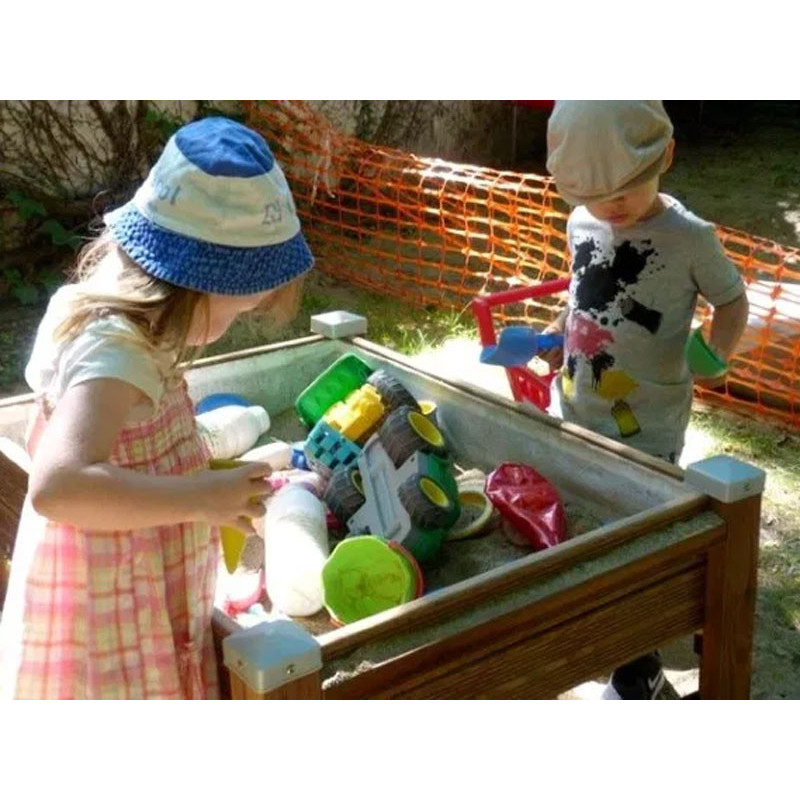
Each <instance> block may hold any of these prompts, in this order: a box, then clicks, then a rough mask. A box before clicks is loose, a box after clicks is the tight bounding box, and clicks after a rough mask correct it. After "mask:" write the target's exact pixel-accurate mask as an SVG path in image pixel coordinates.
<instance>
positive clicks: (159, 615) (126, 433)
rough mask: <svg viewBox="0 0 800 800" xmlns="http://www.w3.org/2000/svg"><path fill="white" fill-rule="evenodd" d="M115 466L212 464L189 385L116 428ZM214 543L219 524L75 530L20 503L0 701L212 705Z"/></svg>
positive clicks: (168, 471)
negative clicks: (178, 700)
mask: <svg viewBox="0 0 800 800" xmlns="http://www.w3.org/2000/svg"><path fill="white" fill-rule="evenodd" d="M41 413H43V412H41V411H40V414H41ZM44 435H45V437H46V431H45V434H44ZM43 446H47V444H46V442H45V443H44V445H43ZM110 462H111V463H113V464H116V465H117V466H120V467H125V468H126V469H133V470H138V471H140V472H148V473H152V474H158V475H186V474H189V473H192V472H196V471H197V470H200V469H204V468H205V467H206V466H207V464H208V457H207V453H206V451H205V448H204V446H203V444H202V442H201V440H200V437H199V436H198V435H197V431H196V427H195V422H194V411H193V407H192V402H191V400H190V398H189V395H188V392H187V389H186V384H185V382H182V383H181V384H180V385H179V386H178V387H176V388H173V389H171V390H168V391H167V392H166V393H165V395H164V397H163V398H162V400H161V403H160V404H159V407H158V409H157V411H156V413H155V414H154V416H153V417H151V418H150V419H149V420H146V421H143V422H135V423H131V424H128V425H126V426H125V427H124V428H123V430H122V431H121V432H120V435H119V437H118V438H117V441H116V442H115V445H114V448H113V453H112V457H111V459H110ZM98 502H102V498H98ZM218 541H219V532H218V529H217V528H210V527H209V526H208V525H205V524H201V523H189V522H187V523H184V524H180V525H170V526H164V527H157V528H146V529H141V530H125V528H124V520H120V529H119V530H117V531H113V532H97V531H87V530H81V529H76V528H73V527H71V526H69V525H63V524H59V523H55V522H51V521H49V520H46V519H44V518H42V517H41V516H39V515H38V514H36V512H35V511H34V510H33V508H32V507H31V506H30V502H29V501H27V500H26V503H25V508H24V510H23V514H22V518H21V521H20V528H19V534H18V536H17V543H16V547H15V551H14V556H13V559H12V567H11V581H10V585H9V591H8V597H7V601H6V607H5V610H4V612H3V620H2V627H3V628H5V631H4V632H3V633H4V635H3V639H2V644H1V645H0V647H1V648H2V650H0V662H3V663H2V671H0V684H2V685H0V695H3V696H12V697H18V698H76V699H77V698H80V699H90V698H98V699H99V698H102V699H122V698H138V699H144V698H187V699H201V698H215V697H216V696H217V672H216V662H215V657H214V649H213V643H212V639H211V625H210V623H211V613H212V610H213V603H214V586H215V582H216V570H217V565H218V554H219V550H218Z"/></svg>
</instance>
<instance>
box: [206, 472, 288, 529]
mask: <svg viewBox="0 0 800 800" xmlns="http://www.w3.org/2000/svg"><path fill="white" fill-rule="evenodd" d="M271 473H272V468H271V467H270V466H269V464H264V463H261V462H258V461H256V462H253V463H250V464H245V465H244V466H241V467H234V468H233V469H221V470H205V471H204V472H201V473H198V474H197V475H196V476H195V477H196V479H197V481H198V485H197V499H198V509H199V511H200V515H199V516H200V519H201V520H202V521H203V522H207V523H208V524H209V525H225V526H226V527H230V528H236V529H237V530H240V531H242V533H246V534H248V535H249V534H254V533H255V532H256V531H255V528H254V527H253V523H252V522H251V519H252V518H253V517H263V516H264V514H265V513H266V509H265V506H264V500H263V498H265V497H268V496H269V495H270V494H272V487H271V486H270V484H269V483H268V482H267V481H266V480H265V479H266V478H267V477H268V476H269V475H270V474H271Z"/></svg>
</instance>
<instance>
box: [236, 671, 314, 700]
mask: <svg viewBox="0 0 800 800" xmlns="http://www.w3.org/2000/svg"><path fill="white" fill-rule="evenodd" d="M230 681H231V699H232V700H321V699H322V683H321V681H320V675H319V673H318V672H314V673H312V674H311V675H304V676H303V677H302V678H298V679H297V680H296V681H292V682H291V683H285V684H284V685H283V686H280V687H279V688H277V689H274V690H273V691H271V692H266V693H265V694H256V693H255V692H254V691H253V690H252V689H251V688H250V687H249V686H247V684H246V683H244V681H242V679H241V678H239V677H238V676H236V675H234V674H233V673H230Z"/></svg>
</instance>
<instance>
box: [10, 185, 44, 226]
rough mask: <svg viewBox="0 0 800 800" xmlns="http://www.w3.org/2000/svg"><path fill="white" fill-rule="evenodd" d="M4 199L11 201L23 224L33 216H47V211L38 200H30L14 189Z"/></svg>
mask: <svg viewBox="0 0 800 800" xmlns="http://www.w3.org/2000/svg"><path fill="white" fill-rule="evenodd" d="M6 198H7V199H8V200H9V201H11V203H12V204H13V205H14V207H15V208H16V209H17V213H18V214H19V215H20V217H22V219H23V221H24V222H27V221H28V220H29V219H30V218H31V217H34V216H40V217H46V216H47V209H46V208H45V207H44V206H43V205H42V204H41V203H40V202H39V201H38V200H32V199H31V198H30V197H26V196H25V195H24V194H22V192H20V191H18V190H16V189H12V190H11V191H10V192H9V193H8V194H7V195H6Z"/></svg>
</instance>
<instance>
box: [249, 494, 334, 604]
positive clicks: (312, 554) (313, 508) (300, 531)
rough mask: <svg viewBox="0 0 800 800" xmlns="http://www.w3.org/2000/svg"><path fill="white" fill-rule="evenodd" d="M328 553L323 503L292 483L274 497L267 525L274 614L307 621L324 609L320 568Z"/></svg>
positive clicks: (268, 573) (267, 559) (269, 588)
mask: <svg viewBox="0 0 800 800" xmlns="http://www.w3.org/2000/svg"><path fill="white" fill-rule="evenodd" d="M328 553H329V549H328V528H327V525H326V523H325V507H324V506H323V504H322V501H320V500H319V499H318V498H317V497H316V496H315V495H314V494H313V493H312V492H310V491H309V490H308V489H306V488H304V487H303V486H302V485H300V484H291V483H290V484H289V485H288V486H285V487H284V488H282V489H281V490H280V491H278V493H277V494H276V495H275V496H274V498H273V499H272V501H271V502H270V504H269V507H268V509H267V516H266V519H265V522H264V571H265V573H266V583H267V594H268V595H269V598H270V600H272V605H273V609H274V610H278V611H282V612H283V613H284V614H288V615H289V616H290V617H309V616H312V615H313V614H316V613H317V612H318V611H320V610H321V609H322V568H323V567H324V566H325V561H326V560H327V558H328Z"/></svg>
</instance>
